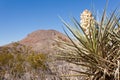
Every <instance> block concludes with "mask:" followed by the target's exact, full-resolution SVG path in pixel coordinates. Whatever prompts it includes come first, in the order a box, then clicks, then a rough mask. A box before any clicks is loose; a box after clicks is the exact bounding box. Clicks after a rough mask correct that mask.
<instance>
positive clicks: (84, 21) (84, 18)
mask: <svg viewBox="0 0 120 80" xmlns="http://www.w3.org/2000/svg"><path fill="white" fill-rule="evenodd" d="M80 19H81V20H80V25H81V27H82V28H83V30H84V31H85V33H86V34H87V35H88V34H89V27H90V26H94V25H95V19H94V17H93V16H92V13H91V12H90V11H89V10H87V9H86V10H84V11H83V13H82V14H81V15H80Z"/></svg>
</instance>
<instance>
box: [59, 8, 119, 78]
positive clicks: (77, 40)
mask: <svg viewBox="0 0 120 80" xmlns="http://www.w3.org/2000/svg"><path fill="white" fill-rule="evenodd" d="M99 17H100V16H99ZM80 18H81V21H80V22H78V21H77V20H76V19H75V18H72V22H73V25H71V24H68V23H66V22H65V21H64V20H62V21H63V23H64V25H65V26H66V27H67V29H68V30H69V31H70V32H71V33H72V35H73V37H74V38H73V37H71V35H69V34H68V32H67V31H66V30H65V29H64V31H65V33H66V35H67V36H68V38H69V39H70V40H71V42H72V43H66V42H62V44H63V46H62V47H61V48H62V50H63V52H64V53H63V54H61V55H59V59H62V60H65V61H67V62H70V63H73V64H76V65H78V67H79V66H82V67H84V68H85V70H84V71H77V70H72V71H75V72H78V73H80V75H81V74H83V75H84V76H85V77H86V79H87V80H120V12H119V9H115V10H114V11H113V12H112V13H111V14H110V15H109V16H107V15H106V7H105V9H104V11H103V14H102V16H101V17H100V18H101V20H99V21H97V20H96V19H95V17H94V16H93V14H92V13H91V12H90V11H89V10H85V11H84V12H83V13H82V14H81V16H80ZM74 76H75V74H74ZM76 76H79V75H78V74H77V75H76Z"/></svg>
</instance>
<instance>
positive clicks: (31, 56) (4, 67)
mask: <svg viewBox="0 0 120 80" xmlns="http://www.w3.org/2000/svg"><path fill="white" fill-rule="evenodd" d="M46 63H47V55H45V54H42V53H38V52H35V51H33V50H32V48H31V47H28V46H25V45H22V44H19V43H13V44H12V45H11V46H10V47H2V48H0V80H3V79H7V80H19V79H22V80H26V78H24V76H25V74H26V73H29V76H30V79H31V80H33V79H38V77H36V76H39V77H40V78H41V79H42V78H43V75H45V73H44V71H46V70H47V69H49V67H48V66H46ZM41 73H43V74H41ZM41 76H42V77H41ZM30 79H29V80H30Z"/></svg>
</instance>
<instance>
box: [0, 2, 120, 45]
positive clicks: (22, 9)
mask: <svg viewBox="0 0 120 80" xmlns="http://www.w3.org/2000/svg"><path fill="white" fill-rule="evenodd" d="M105 2H106V0H0V46H1V45H4V44H8V43H10V42H15V41H19V40H21V39H23V38H24V37H26V36H27V34H29V33H31V32H33V31H35V30H38V29H54V30H58V31H60V32H63V30H62V27H61V26H62V25H63V24H62V22H61V20H60V19H59V17H58V15H59V16H61V17H62V18H63V19H64V20H65V21H69V19H70V17H72V16H74V17H75V18H76V19H77V20H79V15H80V13H81V12H82V11H83V10H84V9H91V3H93V4H94V6H95V10H99V12H101V11H102V10H103V8H104V5H105ZM119 3H120V0H109V7H108V12H110V11H112V10H113V9H114V8H115V7H116V6H117V5H118V4H119Z"/></svg>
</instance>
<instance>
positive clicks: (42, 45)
mask: <svg viewBox="0 0 120 80" xmlns="http://www.w3.org/2000/svg"><path fill="white" fill-rule="evenodd" d="M58 39H59V40H62V41H66V42H69V39H68V38H67V37H66V36H65V35H64V34H62V33H60V32H58V31H55V30H37V31H34V32H32V33H31V34H29V35H28V36H27V37H26V38H24V39H23V40H21V41H20V43H21V44H25V45H27V46H32V47H33V49H34V50H35V51H39V52H43V53H51V52H54V50H55V46H59V43H58V42H56V40H58Z"/></svg>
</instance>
